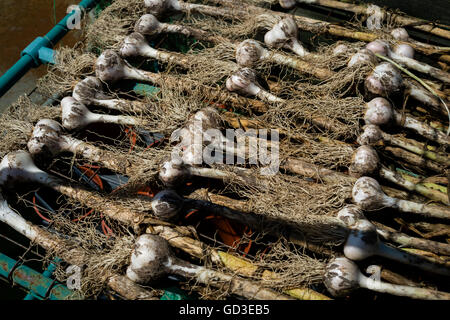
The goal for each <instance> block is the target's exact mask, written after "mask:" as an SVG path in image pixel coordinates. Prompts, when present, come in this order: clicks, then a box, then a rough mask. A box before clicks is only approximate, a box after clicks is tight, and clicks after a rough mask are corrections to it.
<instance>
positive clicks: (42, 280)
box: [0, 253, 81, 300]
mask: <svg viewBox="0 0 450 320" xmlns="http://www.w3.org/2000/svg"><path fill="white" fill-rule="evenodd" d="M0 276H2V277H4V278H6V279H9V280H11V281H12V282H13V283H15V284H17V285H19V286H21V287H23V288H25V289H27V290H30V292H32V293H33V296H34V297H35V298H38V299H40V300H43V299H48V300H72V299H80V298H81V297H80V296H79V294H76V293H74V291H72V290H69V289H68V288H67V287H66V286H64V285H62V284H61V283H58V282H55V281H54V280H52V279H50V278H48V277H46V276H44V275H43V274H41V273H39V272H37V271H36V270H34V269H31V268H29V267H27V266H25V265H23V264H20V263H19V262H18V261H16V260H14V259H11V258H10V257H8V256H6V255H4V254H2V253H0ZM27 300H29V299H27Z"/></svg>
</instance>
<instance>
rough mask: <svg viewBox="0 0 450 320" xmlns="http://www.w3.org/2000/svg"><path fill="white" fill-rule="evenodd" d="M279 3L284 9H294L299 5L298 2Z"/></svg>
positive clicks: (286, 0) (287, 0) (284, 0)
mask: <svg viewBox="0 0 450 320" xmlns="http://www.w3.org/2000/svg"><path fill="white" fill-rule="evenodd" d="M279 3H280V6H281V7H282V8H283V9H292V8H293V7H295V5H296V4H297V1H296V0H280V1H279Z"/></svg>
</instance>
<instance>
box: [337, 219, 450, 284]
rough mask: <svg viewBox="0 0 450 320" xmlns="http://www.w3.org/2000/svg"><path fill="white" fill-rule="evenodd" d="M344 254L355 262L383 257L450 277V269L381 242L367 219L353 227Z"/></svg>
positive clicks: (359, 221) (375, 229)
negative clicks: (373, 257)
mask: <svg viewBox="0 0 450 320" xmlns="http://www.w3.org/2000/svg"><path fill="white" fill-rule="evenodd" d="M344 254H345V256H346V257H347V258H348V259H350V260H353V261H360V260H365V259H367V258H369V257H371V256H381V257H384V258H387V259H391V260H394V261H397V262H400V263H403V264H406V265H409V266H412V267H415V268H419V269H422V270H425V271H428V272H432V273H436V274H440V275H444V276H450V270H449V269H448V268H446V267H444V266H440V265H438V264H435V263H431V262H429V261H427V260H426V259H425V258H423V257H420V256H417V255H414V254H410V253H408V252H406V251H403V250H399V249H396V248H394V247H391V246H388V245H386V244H385V243H383V242H382V241H380V239H379V237H378V233H377V228H376V227H375V226H374V225H373V224H372V223H370V222H369V221H368V220H366V219H359V220H358V221H357V222H356V223H355V224H354V225H353V226H352V227H351V231H350V234H349V236H348V238H347V241H346V243H345V245H344Z"/></svg>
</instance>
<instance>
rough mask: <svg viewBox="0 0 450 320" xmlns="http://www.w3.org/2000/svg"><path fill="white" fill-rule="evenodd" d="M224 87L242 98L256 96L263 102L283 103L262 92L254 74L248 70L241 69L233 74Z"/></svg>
mask: <svg viewBox="0 0 450 320" xmlns="http://www.w3.org/2000/svg"><path fill="white" fill-rule="evenodd" d="M226 87H227V89H228V91H231V92H237V93H239V94H241V95H244V96H256V97H258V98H259V99H261V100H263V101H268V102H275V103H278V102H284V100H283V99H281V98H278V97H277V96H275V95H273V94H271V93H270V92H267V91H265V90H263V89H262V88H261V87H260V86H259V84H258V83H257V82H256V72H255V71H254V70H253V69H250V68H242V69H240V70H237V71H235V72H233V74H232V75H231V76H230V77H229V78H228V79H227V82H226Z"/></svg>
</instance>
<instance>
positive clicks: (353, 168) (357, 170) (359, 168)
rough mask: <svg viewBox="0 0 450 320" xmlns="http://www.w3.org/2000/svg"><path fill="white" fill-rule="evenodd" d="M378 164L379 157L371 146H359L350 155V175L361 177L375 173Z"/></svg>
mask: <svg viewBox="0 0 450 320" xmlns="http://www.w3.org/2000/svg"><path fill="white" fill-rule="evenodd" d="M379 166H380V158H379V157H378V154H377V152H376V151H375V149H374V148H372V147H371V146H360V147H359V148H358V149H356V150H355V152H354V153H353V155H352V161H351V165H350V168H349V173H350V176H352V177H356V178H359V177H362V176H370V175H373V174H375V173H376V172H377V171H378V169H379Z"/></svg>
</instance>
